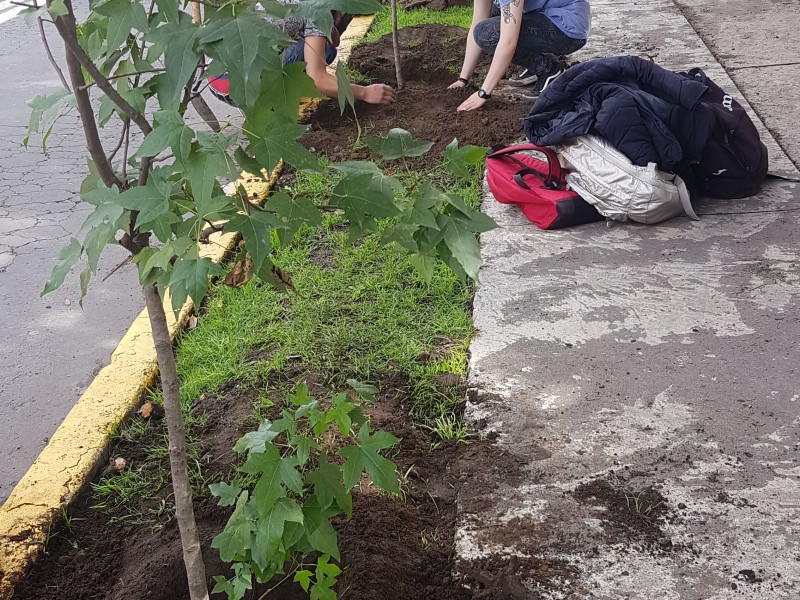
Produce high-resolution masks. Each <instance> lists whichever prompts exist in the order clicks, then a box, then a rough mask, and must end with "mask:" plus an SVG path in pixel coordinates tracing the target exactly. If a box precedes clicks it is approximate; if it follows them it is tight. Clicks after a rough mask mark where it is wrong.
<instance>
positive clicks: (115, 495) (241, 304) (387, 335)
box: [93, 165, 481, 525]
mask: <svg viewBox="0 0 800 600" xmlns="http://www.w3.org/2000/svg"><path fill="white" fill-rule="evenodd" d="M394 168H397V166H396V165H395V166H394ZM397 176H398V177H399V178H400V179H401V180H402V182H403V184H404V186H406V188H407V190H408V192H409V193H411V192H412V191H413V188H414V186H416V185H420V184H421V183H422V182H424V181H431V182H433V183H435V184H436V185H438V186H441V187H442V188H443V189H444V190H445V191H447V192H452V193H456V194H459V195H461V196H462V197H463V198H465V200H466V201H467V203H468V204H471V205H472V206H475V205H476V204H477V202H478V201H479V197H480V189H481V178H480V174H479V173H478V172H477V171H473V172H472V173H471V176H470V177H469V178H461V179H459V178H455V177H454V176H453V175H451V174H449V173H448V172H446V171H445V170H444V169H443V168H441V167H437V168H434V169H432V170H427V171H421V170H415V169H414V168H413V166H412V167H411V168H408V169H403V170H402V172H401V173H398V174H397ZM335 184H336V180H335V178H332V177H331V176H330V175H326V176H319V175H309V174H304V173H296V174H294V175H293V176H292V177H291V178H289V180H288V183H284V184H283V186H282V187H279V189H283V190H284V191H286V192H288V193H289V194H291V195H299V194H303V195H306V196H308V197H310V198H314V199H316V200H317V201H318V202H320V203H323V204H324V203H326V202H327V198H328V197H329V196H330V191H331V190H332V189H333V187H334V186H335ZM401 201H402V199H401ZM383 226H384V228H387V227H391V226H392V222H391V221H387V222H386V223H384V224H383ZM347 235H348V233H347V230H346V227H345V223H344V222H343V220H342V218H341V216H339V215H338V214H335V213H332V214H329V215H328V216H326V218H325V222H324V227H323V229H322V230H316V229H310V228H309V229H303V230H301V231H300V232H298V233H297V234H296V236H295V238H294V240H293V241H292V242H291V243H289V244H288V245H287V246H285V247H284V248H283V249H281V250H280V251H279V253H278V255H277V257H276V261H275V262H276V264H277V265H278V266H279V267H280V268H281V269H282V270H283V271H285V272H286V273H288V274H289V275H290V276H291V278H292V284H293V286H294V289H295V291H294V292H293V291H287V292H283V293H281V292H278V291H276V290H275V289H274V288H273V287H272V286H270V285H268V284H265V283H263V282H261V281H259V280H253V281H251V282H249V283H248V284H246V285H244V286H242V287H241V288H229V287H226V286H223V285H218V286H216V287H214V288H212V290H211V291H210V294H209V296H208V297H207V299H206V302H205V304H204V306H203V307H202V309H201V315H200V317H199V319H198V323H197V327H196V328H194V329H192V330H187V331H185V332H183V333H182V334H181V335H180V337H179V340H178V350H177V360H178V372H179V374H180V377H181V394H182V401H183V403H184V406H185V407H186V413H187V429H188V434H189V439H190V454H191V460H190V463H191V464H190V469H191V471H192V480H193V487H194V491H195V493H196V494H198V496H200V495H204V494H207V483H208V482H207V481H205V479H204V475H203V470H204V464H203V452H202V448H201V447H200V442H199V439H198V435H197V431H199V430H200V429H201V428H202V427H203V425H204V419H205V417H204V415H203V414H197V411H195V410H193V406H194V405H195V404H196V403H197V400H198V398H200V397H201V396H202V395H203V394H206V395H209V394H215V393H225V392H224V391H220V388H221V387H223V386H224V385H226V384H227V385H230V384H231V383H232V382H235V384H236V385H237V386H239V388H242V389H246V390H249V393H248V396H249V397H251V398H253V399H254V401H253V406H252V412H253V423H254V424H255V423H257V417H258V415H259V412H260V411H261V410H263V409H264V408H265V407H268V406H270V405H271V404H272V403H273V402H274V401H276V399H279V398H283V397H285V396H286V395H287V394H288V393H289V392H290V391H291V389H292V388H293V387H294V385H296V383H297V382H298V380H302V378H303V377H305V376H307V377H309V378H312V379H314V380H315V381H317V382H320V383H322V384H324V385H325V386H327V387H330V388H333V389H336V388H341V389H345V388H346V387H347V386H346V381H347V380H348V379H357V380H359V381H361V382H364V383H369V384H372V385H376V386H378V387H379V388H381V387H383V388H385V387H386V386H390V387H392V388H393V389H392V390H386V389H384V390H383V391H385V392H391V393H395V394H398V395H401V396H402V397H403V401H404V403H405V406H406V407H407V410H408V412H409V414H410V416H411V418H412V420H413V421H414V423H415V424H416V425H417V426H418V427H420V428H424V429H426V430H429V431H430V432H432V433H433V434H434V439H455V440H461V441H465V440H466V439H467V438H468V433H467V432H466V430H465V429H464V426H463V424H462V422H461V420H460V417H459V407H460V405H461V403H462V402H463V389H462V388H460V383H461V381H462V380H463V377H464V375H465V374H466V367H467V348H468V344H469V338H470V335H471V333H472V331H473V329H472V322H471V318H470V314H469V308H470V303H471V299H472V285H471V284H470V283H466V282H463V281H459V280H458V278H457V277H456V276H455V275H454V274H453V273H452V272H451V271H450V270H449V269H448V268H447V267H446V266H445V265H444V264H443V263H439V264H437V266H436V268H435V271H434V276H433V279H432V281H431V282H430V283H425V282H424V281H423V280H422V278H421V277H420V275H419V274H418V273H417V272H416V271H415V270H414V268H413V266H412V264H411V260H410V259H409V258H408V257H407V256H406V255H405V254H404V253H403V252H401V251H399V250H397V249H395V248H392V247H386V246H383V245H382V244H381V243H380V235H379V234H375V235H370V236H366V237H364V238H362V239H360V240H358V241H357V242H356V243H350V242H349V241H348V239H347ZM298 373H300V375H298ZM385 382H388V383H385ZM152 397H153V399H154V401H155V402H158V401H159V398H158V393H157V392H154V393H153V394H152ZM118 435H119V436H120V439H121V440H125V441H134V442H137V443H140V448H139V449H138V450H137V452H138V454H139V459H138V461H137V462H136V464H132V465H131V466H130V468H129V469H128V470H126V471H123V472H122V473H117V474H111V475H110V476H108V477H105V478H103V479H101V480H100V481H99V482H97V483H95V484H94V485H93V489H94V503H95V505H96V506H97V508H100V509H103V508H109V509H114V513H115V517H114V519H115V520H124V521H127V522H130V523H143V522H151V523H153V524H154V525H157V524H158V523H162V524H163V523H164V522H165V520H168V519H169V518H170V515H171V507H170V506H169V504H170V502H169V500H168V499H167V501H166V504H167V505H166V506H165V502H164V498H165V496H164V488H165V486H166V485H167V483H168V469H169V467H168V462H167V460H166V437H165V433H164V432H163V431H161V426H160V425H158V424H157V423H156V424H151V423H149V422H146V421H144V420H143V419H141V418H139V417H137V418H135V419H134V420H133V421H132V422H130V423H127V424H125V426H124V428H123V429H121V430H120V432H119V434H118Z"/></svg>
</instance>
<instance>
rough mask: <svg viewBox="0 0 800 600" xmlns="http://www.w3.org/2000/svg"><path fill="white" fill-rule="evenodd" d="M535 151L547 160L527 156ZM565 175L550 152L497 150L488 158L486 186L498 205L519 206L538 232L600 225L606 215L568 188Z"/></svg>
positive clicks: (521, 146)
mask: <svg viewBox="0 0 800 600" xmlns="http://www.w3.org/2000/svg"><path fill="white" fill-rule="evenodd" d="M530 151H536V152H539V153H541V154H543V155H544V157H545V160H544V161H542V160H539V159H538V158H534V157H533V156H531V155H530V154H528V152H530ZM565 177H566V172H564V171H563V170H562V169H561V165H560V164H559V162H558V157H557V156H556V155H555V153H554V152H553V151H552V150H550V149H549V148H543V147H540V146H537V145H536V144H518V145H516V146H494V147H492V148H491V149H490V150H489V153H488V154H487V155H486V182H487V183H488V184H489V189H490V190H491V192H492V194H493V195H494V197H495V199H496V200H497V201H498V202H502V203H503V204H516V205H517V206H519V207H520V209H521V210H522V214H524V215H525V216H526V217H527V219H528V220H529V221H531V222H532V223H533V224H534V225H536V226H537V227H538V228H539V229H560V228H562V227H571V226H573V225H582V224H584V223H591V222H593V221H600V220H601V219H603V215H601V214H600V213H599V212H597V209H595V207H594V206H592V205H591V204H589V203H588V202H586V201H585V200H584V199H583V198H581V197H580V196H579V195H578V194H577V193H576V192H573V191H572V190H568V189H567V187H566V181H565Z"/></svg>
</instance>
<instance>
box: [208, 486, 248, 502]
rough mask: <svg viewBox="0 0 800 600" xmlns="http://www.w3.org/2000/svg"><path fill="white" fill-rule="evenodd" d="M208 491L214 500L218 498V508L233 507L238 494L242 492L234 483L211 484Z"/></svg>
mask: <svg viewBox="0 0 800 600" xmlns="http://www.w3.org/2000/svg"><path fill="white" fill-rule="evenodd" d="M208 489H209V490H210V491H211V495H212V496H214V497H215V498H219V502H218V504H219V505H220V506H233V505H234V504H236V500H237V499H238V498H239V494H240V493H241V491H242V488H240V487H239V486H238V485H236V484H235V483H225V482H222V483H212V484H211V485H209V486H208Z"/></svg>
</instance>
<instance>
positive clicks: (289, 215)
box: [264, 192, 322, 227]
mask: <svg viewBox="0 0 800 600" xmlns="http://www.w3.org/2000/svg"><path fill="white" fill-rule="evenodd" d="M264 208H265V209H267V210H268V211H270V212H273V213H275V214H277V215H278V216H279V217H280V218H281V219H283V221H284V222H285V223H287V224H292V223H298V224H299V223H308V224H309V225H311V226H312V227H320V226H321V225H322V216H321V215H320V213H319V209H318V208H317V206H316V205H315V204H314V201H313V200H312V199H311V198H307V197H306V196H297V197H295V198H292V197H291V196H289V195H288V194H286V193H285V192H275V193H274V194H272V195H271V196H270V197H269V198H268V199H267V202H266V203H265V204H264Z"/></svg>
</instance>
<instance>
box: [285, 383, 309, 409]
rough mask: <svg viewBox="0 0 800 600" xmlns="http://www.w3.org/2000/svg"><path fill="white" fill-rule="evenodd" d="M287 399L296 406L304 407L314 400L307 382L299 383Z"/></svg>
mask: <svg viewBox="0 0 800 600" xmlns="http://www.w3.org/2000/svg"><path fill="white" fill-rule="evenodd" d="M286 399H287V400H288V401H289V402H290V403H292V404H293V405H294V406H303V405H304V404H309V403H310V402H311V401H312V400H314V398H313V397H312V396H311V394H310V393H309V391H308V384H307V383H306V382H305V381H302V382H300V383H298V384H297V385H296V386H295V387H294V390H293V391H292V393H291V394H289V396H287V397H286Z"/></svg>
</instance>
